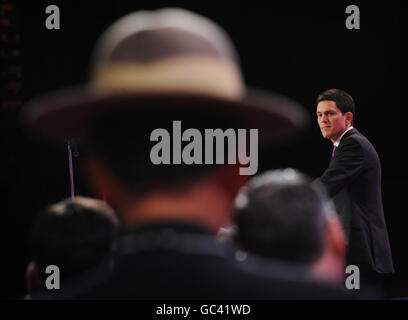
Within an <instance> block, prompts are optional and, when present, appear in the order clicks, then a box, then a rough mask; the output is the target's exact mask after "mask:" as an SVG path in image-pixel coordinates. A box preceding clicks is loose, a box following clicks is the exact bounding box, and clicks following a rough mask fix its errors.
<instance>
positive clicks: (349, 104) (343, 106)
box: [316, 89, 356, 122]
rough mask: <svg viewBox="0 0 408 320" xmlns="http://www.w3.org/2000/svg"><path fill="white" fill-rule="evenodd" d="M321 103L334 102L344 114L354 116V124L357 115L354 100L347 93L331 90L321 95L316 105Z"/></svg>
mask: <svg viewBox="0 0 408 320" xmlns="http://www.w3.org/2000/svg"><path fill="white" fill-rule="evenodd" d="M320 101H334V102H336V105H337V108H339V109H340V111H341V113H342V114H345V113H346V112H351V113H352V114H353V122H354V118H355V114H356V110H355V104H354V100H353V98H352V97H351V95H349V94H348V93H347V92H345V91H343V90H340V89H329V90H326V91H323V92H322V93H320V94H319V96H318V97H317V100H316V104H318V103H319V102H320Z"/></svg>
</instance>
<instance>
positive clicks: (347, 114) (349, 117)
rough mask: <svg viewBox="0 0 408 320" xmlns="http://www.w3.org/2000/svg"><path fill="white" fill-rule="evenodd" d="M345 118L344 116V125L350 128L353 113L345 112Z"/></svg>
mask: <svg viewBox="0 0 408 320" xmlns="http://www.w3.org/2000/svg"><path fill="white" fill-rule="evenodd" d="M345 116H346V125H347V126H351V124H352V123H353V117H354V115H353V113H352V112H346V114H345Z"/></svg>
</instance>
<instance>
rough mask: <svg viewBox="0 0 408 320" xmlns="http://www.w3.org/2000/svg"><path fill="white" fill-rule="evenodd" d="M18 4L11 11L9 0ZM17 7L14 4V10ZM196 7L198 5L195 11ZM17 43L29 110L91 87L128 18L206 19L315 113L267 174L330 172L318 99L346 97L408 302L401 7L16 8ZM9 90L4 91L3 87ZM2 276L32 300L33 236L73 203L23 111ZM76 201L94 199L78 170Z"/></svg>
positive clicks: (5, 126)
mask: <svg viewBox="0 0 408 320" xmlns="http://www.w3.org/2000/svg"><path fill="white" fill-rule="evenodd" d="M9 2H10V1H9ZM11 2H13V1H11ZM191 2H192V1H191ZM13 3H14V5H15V10H16V11H15V12H16V16H15V21H16V23H17V26H18V30H19V32H20V34H21V43H20V47H21V53H22V55H21V63H22V84H23V88H22V91H21V99H22V101H23V102H25V101H27V100H29V99H31V98H33V97H35V96H36V95H38V94H42V93H46V92H47V91H50V90H54V89H59V88H61V87H65V86H69V85H77V84H81V83H84V82H86V81H87V79H88V69H89V68H88V65H89V60H90V56H91V52H92V48H93V45H94V43H95V41H96V39H97V38H98V36H99V35H100V34H101V33H102V32H103V31H104V30H105V29H106V27H107V26H108V25H109V24H110V23H112V22H113V21H115V20H117V19H118V18H119V17H121V16H123V15H124V14H126V13H129V12H132V11H136V10H140V9H154V8H159V7H168V6H175V7H183V8H186V9H190V10H192V11H195V12H197V13H200V14H203V15H205V16H208V17H210V18H211V19H213V20H214V21H216V22H217V23H218V24H220V25H221V26H222V27H223V28H224V29H225V30H226V31H227V33H228V34H229V35H230V36H231V38H232V39H233V42H234V43H235V45H236V47H237V49H238V52H239V53H240V57H241V65H242V69H243V74H244V77H245V80H246V82H247V84H249V85H250V86H251V87H259V88H263V89H267V90H273V91H276V92H278V93H282V94H287V95H289V96H290V97H292V98H294V99H296V100H297V101H299V102H300V103H301V104H303V105H304V107H305V108H306V109H307V111H308V113H309V114H310V118H311V125H310V126H309V128H308V129H307V130H306V131H305V132H304V133H303V134H302V135H301V136H300V137H299V138H298V139H297V140H296V141H295V142H293V143H291V144H288V145H285V146H282V147H280V148H279V149H274V150H270V151H269V152H267V153H266V154H263V156H262V158H260V170H265V169H271V168H278V167H295V168H298V169H300V170H302V171H304V172H306V173H308V174H309V175H311V176H313V177H317V176H319V175H320V174H321V173H322V172H323V170H324V169H325V168H326V166H327V165H328V161H329V158H330V154H331V148H332V146H331V143H330V141H328V140H324V139H323V138H322V137H321V133H320V130H319V129H318V126H317V123H316V122H315V103H314V101H315V99H316V96H317V94H318V93H319V92H321V91H323V90H325V89H329V88H340V89H343V90H345V91H347V92H349V93H350V94H351V95H352V96H353V97H354V99H355V101H356V118H355V127H356V128H357V129H358V130H360V131H361V132H362V133H363V134H364V135H366V136H367V137H368V138H369V140H370V141H371V142H372V143H373V144H374V146H375V148H376V149H377V152H378V154H379V156H380V159H381V161H382V169H383V180H382V183H383V201H384V210H385V214H386V220H387V225H388V229H389V234H390V241H391V247H392V251H393V257H394V264H395V268H396V275H395V276H394V277H393V278H392V281H390V288H391V290H392V293H393V295H401V294H404V295H406V296H408V291H407V289H404V286H407V283H408V259H407V258H405V251H406V250H405V245H406V242H407V238H408V237H407V235H406V229H405V225H406V221H407V219H406V218H405V216H406V212H405V211H406V209H405V207H404V204H405V201H404V196H405V194H406V187H405V186H406V185H405V182H406V175H405V174H404V173H405V170H406V169H405V163H406V161H405V155H404V153H403V152H404V142H405V137H404V133H405V131H406V130H405V129H406V128H405V126H406V124H405V120H404V119H405V115H404V113H406V112H405V108H406V105H405V102H406V101H405V97H404V96H405V95H404V93H405V90H406V88H405V87H403V84H405V83H406V80H404V74H403V72H402V66H403V65H404V64H405V60H404V59H405V58H403V54H402V47H403V41H406V34H404V33H403V31H402V30H403V19H404V11H403V10H402V7H401V5H400V4H399V2H396V1H384V2H378V3H373V2H365V3H361V2H358V1H327V2H326V3H321V2H313V1H308V2H307V3H297V2H294V1H285V2H276V1H262V2H258V1H246V2H242V3H231V4H228V5H227V4H226V3H221V2H220V1H218V2H217V3H212V2H204V1H201V0H200V1H197V2H196V3H195V4H192V3H186V2H184V3H183V2H180V1H173V2H164V1H163V2H160V1H115V2H113V1H112V2H95V1H81V2H79V1H65V2H63V1H27V2H23V1H21V2H17V1H14V2H13ZM50 4H54V5H58V7H59V9H60V17H61V18H60V19H61V20H60V22H61V29H60V30H47V29H46V27H45V20H46V17H47V14H46V13H45V8H46V7H47V6H48V5H50ZM349 4H356V5H358V6H359V8H360V15H361V25H360V27H361V29H360V30H348V29H346V27H345V20H346V17H347V15H346V13H345V9H346V7H347V6H348V5H349ZM2 85H3V84H2ZM1 117H2V118H1V119H2V121H1V128H0V130H1V140H0V142H1V149H0V155H1V162H0V163H1V180H0V181H1V186H0V188H1V189H0V190H1V199H2V205H1V207H2V208H3V209H2V210H1V214H2V217H3V219H2V226H3V227H2V230H3V231H4V232H3V236H4V240H3V241H2V246H4V250H2V259H1V261H2V267H3V268H5V270H4V273H3V274H4V275H5V277H4V279H5V282H4V286H3V288H4V290H2V291H3V292H2V295H4V297H5V298H18V297H21V296H22V295H23V294H24V293H25V283H24V270H25V266H26V264H27V263H28V261H29V258H30V257H29V252H28V243H27V242H28V241H27V235H28V231H29V229H30V227H31V225H32V223H33V221H34V219H35V217H36V214H37V212H38V210H39V209H40V208H43V207H44V206H45V205H47V204H49V203H52V202H56V201H60V200H61V199H63V198H65V197H67V196H69V195H70V185H69V174H68V173H69V171H68V157H67V152H66V149H64V148H61V149H57V148H54V147H51V146H47V145H44V144H42V143H41V142H37V141H36V140H35V139H32V137H31V136H30V135H27V133H26V132H25V131H24V130H23V129H22V128H21V127H20V125H19V122H18V109H4V108H3V109H2V110H1ZM80 161H81V155H79V157H78V158H75V161H74V165H75V169H76V191H77V193H79V194H84V195H89V191H88V189H87V186H86V181H85V179H84V178H83V177H81V175H80V173H79V172H78V166H79V162H80Z"/></svg>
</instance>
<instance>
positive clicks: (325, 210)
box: [233, 169, 345, 284]
mask: <svg viewBox="0 0 408 320" xmlns="http://www.w3.org/2000/svg"><path fill="white" fill-rule="evenodd" d="M234 225H235V227H236V231H235V234H234V235H233V238H234V239H235V240H236V242H237V243H238V245H239V246H240V247H242V248H243V249H244V250H246V251H248V252H252V253H254V254H257V255H260V256H263V257H267V258H273V259H277V260H281V261H286V262H289V263H292V264H295V265H298V266H303V267H304V268H305V269H307V272H310V273H311V274H314V275H315V276H316V277H318V278H320V279H323V280H328V281H332V282H337V283H339V284H343V283H344V275H345V273H344V272H345V266H344V260H345V257H344V255H345V239H344V232H343V229H342V226H341V222H340V220H339V218H338V217H337V215H336V214H335V212H334V206H333V205H332V203H331V202H330V200H329V199H328V198H327V196H326V193H325V191H324V189H323V186H319V185H318V184H317V183H314V184H313V185H312V184H311V180H310V179H309V178H307V177H306V176H305V175H303V174H301V173H300V172H298V171H296V170H294V169H284V170H274V171H267V172H265V173H262V174H260V175H258V176H256V177H254V178H253V179H252V180H250V181H249V183H247V184H246V185H245V186H244V187H243V188H242V190H241V191H240V193H239V194H238V196H237V199H236V209H235V216H234Z"/></svg>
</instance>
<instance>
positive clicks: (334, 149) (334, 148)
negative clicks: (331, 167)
mask: <svg viewBox="0 0 408 320" xmlns="http://www.w3.org/2000/svg"><path fill="white" fill-rule="evenodd" d="M336 149H337V147H336V146H333V152H332V158H333V157H334V153H335V152H336Z"/></svg>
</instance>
